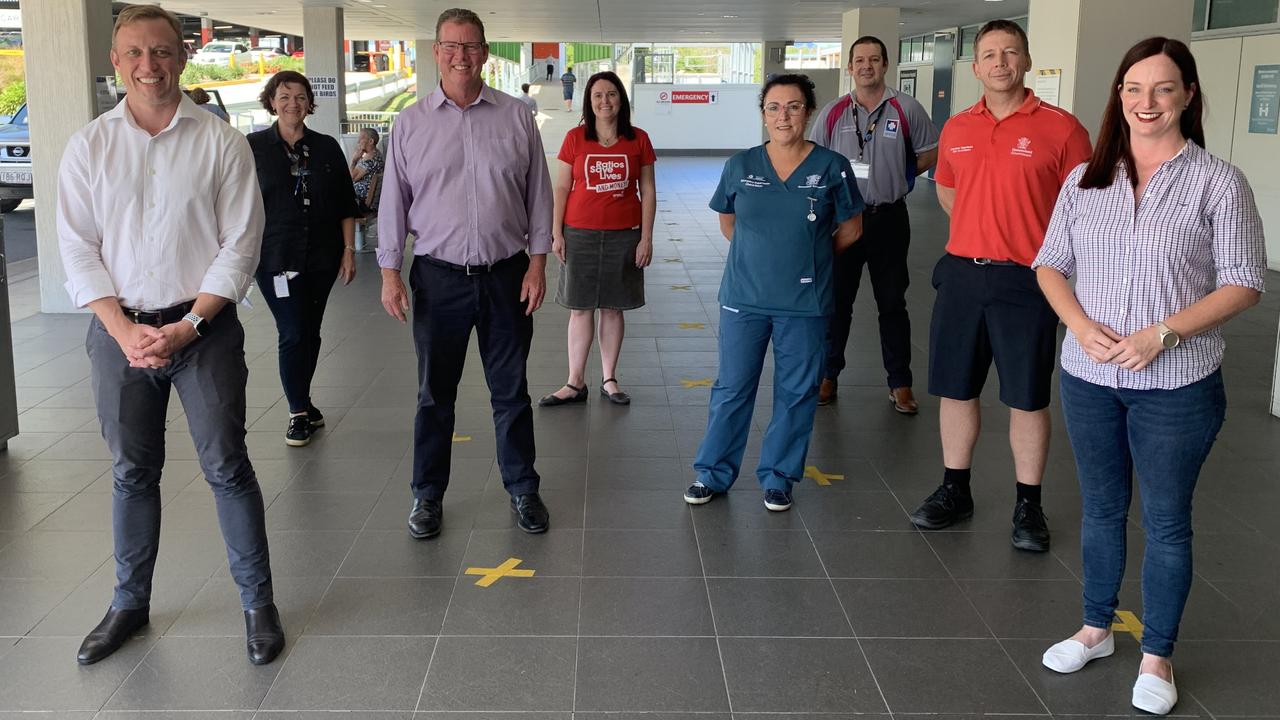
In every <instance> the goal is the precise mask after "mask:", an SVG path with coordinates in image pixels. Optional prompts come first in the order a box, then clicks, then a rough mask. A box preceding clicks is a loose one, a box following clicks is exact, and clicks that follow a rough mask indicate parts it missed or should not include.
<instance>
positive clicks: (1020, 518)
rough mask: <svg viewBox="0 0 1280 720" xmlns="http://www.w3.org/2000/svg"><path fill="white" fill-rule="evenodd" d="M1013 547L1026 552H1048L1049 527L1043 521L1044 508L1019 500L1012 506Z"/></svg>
mask: <svg viewBox="0 0 1280 720" xmlns="http://www.w3.org/2000/svg"><path fill="white" fill-rule="evenodd" d="M1011 539H1012V541H1013V546H1014V547H1016V548H1018V549H1019V550H1026V551H1027V552H1048V551H1049V525H1048V523H1046V522H1045V520H1044V508H1042V507H1040V506H1039V505H1037V504H1034V503H1032V502H1031V501H1029V500H1019V501H1018V504H1016V505H1014V506H1013V536H1012V538H1011Z"/></svg>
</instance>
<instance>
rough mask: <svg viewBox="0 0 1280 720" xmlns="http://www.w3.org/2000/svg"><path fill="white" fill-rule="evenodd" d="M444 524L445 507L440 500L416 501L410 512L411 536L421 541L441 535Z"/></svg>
mask: <svg viewBox="0 0 1280 720" xmlns="http://www.w3.org/2000/svg"><path fill="white" fill-rule="evenodd" d="M443 523H444V507H443V506H442V505H441V504H440V501H439V500H414V501H413V509H412V510H410V511H409V534H410V535H412V536H414V537H415V538H417V539H419V540H426V539H427V538H433V537H435V536H437V535H439V534H440V526H441V525H442V524H443Z"/></svg>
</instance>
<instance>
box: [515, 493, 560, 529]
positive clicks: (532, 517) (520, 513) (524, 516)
mask: <svg viewBox="0 0 1280 720" xmlns="http://www.w3.org/2000/svg"><path fill="white" fill-rule="evenodd" d="M511 512H513V513H515V514H516V527H518V528H520V529H521V530H523V531H525V532H527V533H535V534H536V533H544V532H546V531H547V527H548V526H549V525H550V524H551V513H549V512H547V506H546V505H543V504H542V498H540V497H538V493H536V492H535V493H525V494H524V495H513V496H512V497H511Z"/></svg>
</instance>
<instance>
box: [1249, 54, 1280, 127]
mask: <svg viewBox="0 0 1280 720" xmlns="http://www.w3.org/2000/svg"><path fill="white" fill-rule="evenodd" d="M1277 120H1280V65H1254V66H1253V97H1251V98H1250V99H1249V132H1251V133H1260V134H1263V135H1275V134H1276V127H1277V122H1276V121H1277Z"/></svg>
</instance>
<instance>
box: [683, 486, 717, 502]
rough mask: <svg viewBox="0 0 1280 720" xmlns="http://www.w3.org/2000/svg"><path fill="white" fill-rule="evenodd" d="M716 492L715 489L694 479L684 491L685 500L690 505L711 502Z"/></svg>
mask: <svg viewBox="0 0 1280 720" xmlns="http://www.w3.org/2000/svg"><path fill="white" fill-rule="evenodd" d="M715 494H716V491H715V490H712V489H711V488H709V487H707V486H706V485H703V484H702V483H701V482H699V481H697V480H694V481H693V484H692V485H690V486H689V489H688V490H685V491H684V501H685V502H687V503H689V504H690V505H702V504H703V503H709V502H711V498H713V497H715Z"/></svg>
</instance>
